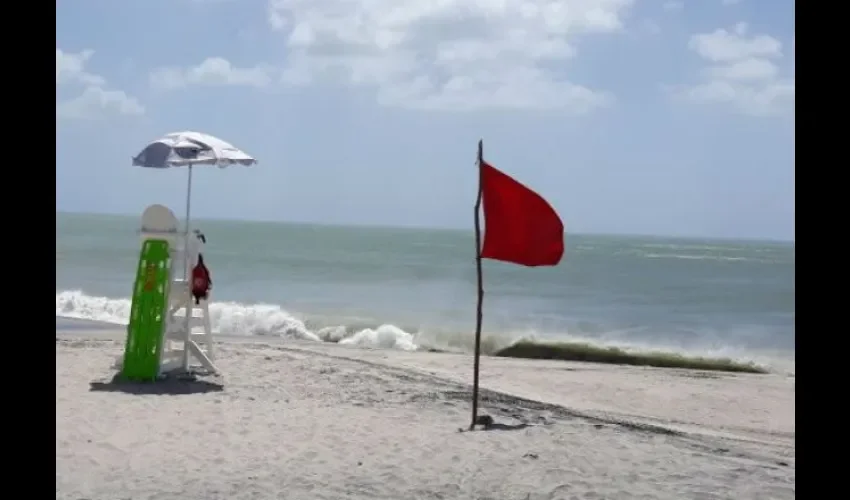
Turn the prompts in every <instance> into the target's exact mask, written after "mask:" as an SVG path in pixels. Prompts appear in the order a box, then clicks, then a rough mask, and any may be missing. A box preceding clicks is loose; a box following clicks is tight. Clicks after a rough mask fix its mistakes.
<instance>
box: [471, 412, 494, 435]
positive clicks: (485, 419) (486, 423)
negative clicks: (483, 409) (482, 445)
mask: <svg viewBox="0 0 850 500" xmlns="http://www.w3.org/2000/svg"><path fill="white" fill-rule="evenodd" d="M479 425H480V426H481V427H482V428H483V429H484V430H485V431H486V430H487V429H489V428H491V427H492V426H493V417H491V416H490V415H478V417H476V418H475V422H474V423H473V424H472V425H470V426H469V430H471V431H474V430H475V427H476V426H479Z"/></svg>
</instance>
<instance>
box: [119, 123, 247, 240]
mask: <svg viewBox="0 0 850 500" xmlns="http://www.w3.org/2000/svg"><path fill="white" fill-rule="evenodd" d="M256 163H257V160H256V159H254V158H253V157H252V156H250V155H249V154H247V153H245V152H244V151H242V150H241V149H239V148H237V147H235V146H233V145H232V144H230V143H229V142H225V141H223V140H221V139H219V138H218V137H214V136H212V135H209V134H204V133H201V132H191V131H186V132H173V133H170V134H165V135H164V136H162V137H160V138H159V139H157V140H155V141H153V142H151V143H149V144H148V145H147V146H145V147H144V149H142V151H141V152H140V153H139V154H137V155H136V156H135V157H133V166H134V167H144V168H176V167H186V168H188V170H189V178H188V183H187V186H186V228H185V231H186V233H185V234H186V238H187V240H188V237H189V218H190V214H191V207H192V169H193V168H194V167H196V166H202V165H207V166H215V167H219V168H226V167H230V166H234V165H241V166H245V167H248V166H251V165H254V164H256Z"/></svg>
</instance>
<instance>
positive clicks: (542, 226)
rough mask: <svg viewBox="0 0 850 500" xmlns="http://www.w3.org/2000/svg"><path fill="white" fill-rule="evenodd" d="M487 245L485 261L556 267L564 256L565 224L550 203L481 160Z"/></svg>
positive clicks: (483, 251)
mask: <svg viewBox="0 0 850 500" xmlns="http://www.w3.org/2000/svg"><path fill="white" fill-rule="evenodd" d="M480 168H481V192H482V196H483V200H482V201H483V202H484V245H483V246H482V249H481V258H484V259H494V260H502V261H506V262H512V263H514V264H520V265H523V266H529V267H536V266H554V265H556V264H558V262H560V261H561V257H562V256H563V255H564V224H563V223H562V222H561V219H560V217H558V214H557V213H555V210H554V209H553V208H552V206H551V205H549V203H548V202H547V201H546V200H544V199H543V198H542V197H541V196H540V195H539V194H537V193H535V192H534V191H532V190H530V189H528V188H527V187H525V186H523V185H522V184H520V183H519V182H517V181H516V180H514V179H513V178H511V177H510V176H509V175H507V174H505V173H503V172H501V171H499V170H497V169H496V168H494V167H493V166H491V165H489V164H488V163H486V162H484V161H483V160H481V165H480Z"/></svg>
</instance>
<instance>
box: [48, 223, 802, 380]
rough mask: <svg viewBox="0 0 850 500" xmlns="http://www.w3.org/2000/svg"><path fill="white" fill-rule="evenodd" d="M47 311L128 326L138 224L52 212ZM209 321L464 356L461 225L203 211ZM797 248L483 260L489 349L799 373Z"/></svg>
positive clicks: (629, 249) (657, 246) (614, 250)
mask: <svg viewBox="0 0 850 500" xmlns="http://www.w3.org/2000/svg"><path fill="white" fill-rule="evenodd" d="M56 217H57V220H56V316H57V317H60V316H61V317H70V318H80V319H91V320H97V321H105V322H110V323H118V324H125V323H126V321H127V317H128V313H129V309H130V301H129V296H130V290H131V288H132V282H133V272H134V270H135V266H136V263H137V259H138V251H139V240H138V236H137V234H136V232H135V231H136V229H137V227H138V224H139V219H138V217H127V216H106V215H81V214H64V213H57V216H56ZM193 227H196V228H198V229H201V230H202V231H203V232H204V233H205V235H206V237H207V245H206V250H205V253H204V257H205V261H206V263H207V265H208V266H209V268H210V270H211V273H212V277H213V281H214V284H215V288H214V290H213V302H212V304H211V314H212V315H213V322H214V329H215V330H217V331H219V332H221V333H227V334H235V335H258V336H263V335H267V336H268V335H270V336H281V337H292V338H301V339H309V340H314V341H317V342H321V341H328V342H339V343H343V344H350V345H354V346H364V347H373V348H386V349H406V350H411V349H426V348H438V349H450V350H460V351H463V350H469V349H471V346H472V343H473V336H474V327H475V301H476V283H475V259H474V248H475V247H474V235H473V232H472V228H471V227H470V229H469V230H467V231H459V230H431V229H398V228H374V227H332V226H319V225H306V224H286V223H268V222H236V221H205V220H199V221H196V222H195V223H194V224H193ZM794 259H795V248H794V244H793V243H774V242H747V241H731V240H698V239H672V238H660V237H634V236H598V235H573V234H567V236H566V253H565V258H564V260H563V261H562V262H561V264H560V265H559V266H557V267H554V268H525V267H520V266H515V265H510V264H504V263H500V262H492V261H484V288H485V298H484V327H483V338H484V343H483V348H484V349H485V351H489V352H492V351H494V350H496V349H499V348H501V347H504V346H507V345H509V344H510V343H512V342H514V341H516V340H518V339H538V340H573V341H583V342H591V343H598V344H604V345H615V346H619V347H624V348H627V349H632V350H664V351H678V352H682V353H686V354H699V355H712V356H726V357H732V358H735V359H740V360H750V361H756V362H759V363H762V364H766V365H767V366H769V367H771V368H772V369H774V370H777V371H782V372H786V373H794V370H795V364H794V344H795V340H794V339H795V309H794V288H795V286H794Z"/></svg>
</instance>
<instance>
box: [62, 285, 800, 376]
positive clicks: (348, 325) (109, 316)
mask: <svg viewBox="0 0 850 500" xmlns="http://www.w3.org/2000/svg"><path fill="white" fill-rule="evenodd" d="M129 314H130V299H127V298H109V297H97V296H90V295H86V294H85V293H84V292H82V291H80V290H63V291H58V292H57V293H56V316H57V317H64V318H74V319H81V320H90V321H98V322H103V323H111V324H116V325H126V324H127V320H128V318H129ZM210 315H211V319H212V324H213V325H214V331H215V332H216V333H219V334H226V335H237V336H274V337H282V338H291V339H300V340H309V341H315V342H332V343H337V344H341V345H350V346H357V347H367V348H380V349H399V350H404V351H416V350H435V351H455V352H470V351H471V350H472V346H473V338H472V337H473V336H472V335H471V332H463V333H458V332H445V331H443V332H429V331H424V330H422V329H419V328H418V327H411V326H398V325H393V324H376V323H374V322H370V321H368V320H364V319H362V318H356V317H349V318H346V319H345V320H344V321H342V324H334V321H330V320H328V319H325V318H305V319H301V318H299V317H298V316H297V315H296V314H292V313H290V312H287V311H286V310H284V309H283V308H281V307H280V306H278V305H273V304H241V303H237V302H213V303H212V304H210ZM336 321H339V320H338V319H337V320H336ZM564 339H565V341H566V342H558V343H554V342H553V341H552V340H544V339H541V338H539V337H537V336H536V335H535V334H534V333H533V332H513V333H497V334H485V335H484V336H483V337H482V343H481V350H482V353H484V354H488V355H497V356H510V357H523V358H529V357H532V358H548V359H564V360H576V361H595V362H603V363H606V362H607V363H612V364H632V365H634V364H637V365H651V366H667V367H677V366H678V367H681V368H701V369H718V370H723V371H750V370H747V369H736V368H735V367H738V368H740V367H749V366H755V367H757V368H758V369H757V370H756V371H758V370H761V369H762V368H766V369H771V370H773V371H780V372H784V373H788V374H793V373H794V371H795V367H794V365H795V363H794V362H793V361H787V360H777V359H774V358H764V357H756V358H754V357H751V356H740V355H738V356H729V355H728V353H725V352H712V353H685V352H680V351H676V350H659V349H656V348H653V347H651V346H624V345H622V344H619V345H617V344H610V343H605V342H600V341H598V340H593V339H586V338H578V337H575V336H565V337H564ZM529 346H531V348H529ZM706 356H708V357H706ZM658 360H662V361H658ZM712 367H715V368H712ZM724 367H725V368H724ZM729 367H732V369H731V370H727V369H726V368H729Z"/></svg>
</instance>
